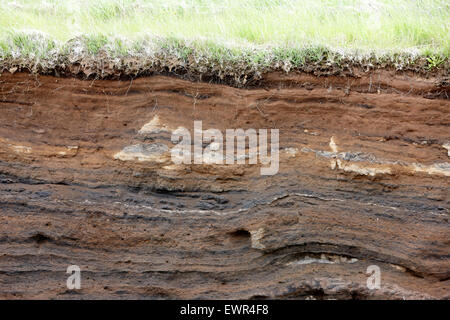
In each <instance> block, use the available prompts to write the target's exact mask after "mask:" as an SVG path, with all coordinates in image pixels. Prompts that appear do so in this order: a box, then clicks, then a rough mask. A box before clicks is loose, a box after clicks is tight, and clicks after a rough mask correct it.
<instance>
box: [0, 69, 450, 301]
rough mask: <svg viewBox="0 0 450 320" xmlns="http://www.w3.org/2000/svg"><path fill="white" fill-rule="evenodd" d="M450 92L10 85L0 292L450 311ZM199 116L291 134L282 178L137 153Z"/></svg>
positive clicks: (1, 186)
mask: <svg viewBox="0 0 450 320" xmlns="http://www.w3.org/2000/svg"><path fill="white" fill-rule="evenodd" d="M448 94H449V87H448V85H447V84H446V83H445V81H442V80H441V79H437V78H428V79H425V78H419V77H417V76H414V77H413V76H411V75H408V74H406V73H405V74H395V73H394V72H388V71H376V72H373V73H369V74H365V75H364V76H362V77H359V78H357V77H352V78H350V77H334V76H329V77H315V76H310V75H306V74H288V75H282V74H276V73H273V74H269V75H266V76H265V79H264V80H263V81H262V83H261V86H260V87H257V88H247V89H238V88H232V87H229V86H225V85H219V84H208V83H203V82H188V81H185V80H180V79H176V78H171V77H166V76H153V77H143V78H138V79H135V80H133V81H119V80H95V81H83V80H80V79H75V78H56V77H51V76H38V75H30V74H26V73H17V74H14V75H11V74H8V73H5V74H3V75H1V76H0V107H1V113H0V252H1V253H2V254H1V255H0V298H4V299H5V298H61V299H79V298H237V299H241V298H242V299H249V298H250V299H251V298H317V299H327V298H345V299H347V298H348V299H349V298H360V299H366V298H367V299H371V298H392V299H402V298H405V299H408V298H420V299H422V298H424V299H426V298H438V299H443V298H447V299H448V298H449V297H450V278H449V277H450V237H449V235H450V225H449V221H448V218H449V203H450V199H449V194H450V193H449V191H450V183H449V176H450V159H449V153H448V152H450V151H449V150H447V149H446V148H445V146H447V147H448V148H450V146H449V145H448V144H449V143H450V129H449V126H450V112H449V111H450V109H449V108H450V102H449V100H448V98H447V97H448ZM152 120H153V122H152ZM194 120H202V121H203V128H204V129H208V128H217V129H220V130H221V131H222V132H225V129H227V128H230V129H233V128H243V129H247V128H255V129H259V128H268V129H272V128H275V129H279V130H280V169H279V172H278V174H276V175H273V176H261V175H260V165H249V164H247V165H206V164H205V165H175V164H173V163H172V162H171V160H170V157H169V156H168V153H167V152H166V153H161V154H157V155H154V154H147V155H146V156H148V157H147V158H145V159H141V160H145V161H139V160H138V159H137V158H135V156H136V155H134V154H132V153H130V152H128V153H127V152H125V151H126V150H129V149H125V150H124V148H126V147H127V146H132V145H140V146H145V145H156V144H158V145H159V146H160V145H161V144H165V145H167V146H169V147H171V146H172V143H171V141H170V137H171V132H172V131H173V130H175V129H176V128H177V127H179V126H183V127H186V128H189V129H191V130H192V129H193V121H194ZM148 123H150V125H149V126H147V128H150V129H151V130H147V133H145V132H144V133H143V132H142V131H141V133H139V130H140V129H141V128H142V127H143V126H144V125H145V124H148ZM121 151H122V153H121ZM127 157H128V158H127ZM69 265H78V266H80V268H81V270H82V288H81V289H80V290H69V289H67V288H66V279H67V277H68V274H66V269H67V267H68V266H69ZM369 265H378V266H379V267H380V270H381V288H380V289H378V290H369V289H368V288H367V286H366V280H367V278H368V275H367V274H366V269H367V267H368V266H369Z"/></svg>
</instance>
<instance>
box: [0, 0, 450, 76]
mask: <svg viewBox="0 0 450 320" xmlns="http://www.w3.org/2000/svg"><path fill="white" fill-rule="evenodd" d="M0 16H1V19H0V59H3V60H5V59H11V57H14V58H15V59H17V58H18V57H19V58H20V57H22V58H23V59H25V58H28V59H30V58H32V59H34V60H36V59H41V60H40V61H43V60H45V57H46V56H51V55H55V51H57V53H61V52H67V51H70V50H71V49H70V48H68V46H70V45H69V44H70V43H72V45H73V41H74V39H81V40H80V41H81V42H82V46H83V49H86V53H87V54H97V53H99V51H101V50H102V49H105V50H106V51H107V52H108V54H109V55H110V56H112V57H124V56H127V55H129V56H135V55H137V53H139V52H140V54H141V55H143V54H144V55H147V56H152V57H153V58H155V57H157V56H158V55H161V54H164V55H165V56H166V57H167V55H168V54H169V55H170V54H174V57H175V58H174V59H178V60H179V61H178V63H181V62H183V63H184V64H186V63H189V61H190V62H191V63H192V61H193V60H195V62H196V63H198V60H199V59H200V60H201V59H204V58H205V57H207V58H208V59H209V60H213V61H214V63H219V64H220V62H221V61H222V62H223V61H236V60H240V61H246V62H248V63H249V64H252V65H257V66H258V67H260V68H261V67H262V68H264V67H269V66H272V67H273V66H274V64H277V63H278V62H279V63H278V64H277V65H278V66H279V65H280V63H281V64H282V66H281V68H284V69H290V68H291V67H298V66H302V65H305V64H306V63H314V62H319V61H327V62H328V63H332V64H336V65H339V64H340V63H341V61H342V59H344V58H345V59H346V58H352V59H353V60H354V61H362V60H366V61H368V59H369V60H370V59H372V58H373V57H376V62H377V63H383V60H386V61H387V62H388V63H393V64H408V63H412V61H413V60H415V59H417V58H423V60H424V61H426V66H427V68H428V69H433V68H436V67H439V66H440V65H441V64H443V63H444V62H446V61H448V57H449V53H450V32H449V31H450V30H449V29H450V3H449V2H448V0H397V1H395V0H393V1H387V0H303V1H294V0H247V1H242V0H209V1H207V0H184V1H175V0H165V1H160V0H135V1H132V0H108V1H107V0H96V1H87V0H60V1H57V0H45V1H41V0H38V1H36V0H15V1H12V0H11V1H8V0H5V1H2V2H1V3H0ZM76 43H77V45H80V43H79V41H78V42H76ZM72 49H73V48H72ZM149 52H151V53H149ZM368 57H369V58H368ZM58 59H59V58H58ZM180 61H181V62H180ZM183 63H182V64H183ZM214 65H216V64H214ZM209 67H211V66H210V65H209ZM250 68H252V67H251V66H250Z"/></svg>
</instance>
